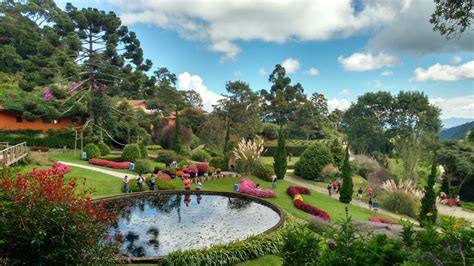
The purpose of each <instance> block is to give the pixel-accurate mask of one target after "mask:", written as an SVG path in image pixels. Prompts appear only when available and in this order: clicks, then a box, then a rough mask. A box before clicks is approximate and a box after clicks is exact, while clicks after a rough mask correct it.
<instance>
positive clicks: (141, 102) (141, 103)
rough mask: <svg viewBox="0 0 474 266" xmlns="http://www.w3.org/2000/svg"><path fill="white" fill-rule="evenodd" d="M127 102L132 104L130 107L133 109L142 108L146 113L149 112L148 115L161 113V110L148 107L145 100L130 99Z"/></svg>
mask: <svg viewBox="0 0 474 266" xmlns="http://www.w3.org/2000/svg"><path fill="white" fill-rule="evenodd" d="M127 102H128V105H129V106H130V108H132V109H142V110H143V112H145V114H147V115H154V114H157V113H159V111H158V110H156V109H148V108H147V105H146V101H145V100H128V101H127ZM120 103H121V102H119V104H120Z"/></svg>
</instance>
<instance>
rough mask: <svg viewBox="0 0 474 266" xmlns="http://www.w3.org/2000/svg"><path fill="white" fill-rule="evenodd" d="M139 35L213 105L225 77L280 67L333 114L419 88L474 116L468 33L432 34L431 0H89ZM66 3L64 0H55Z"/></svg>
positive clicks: (473, 40) (473, 43) (472, 45)
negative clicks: (368, 96) (360, 100)
mask: <svg viewBox="0 0 474 266" xmlns="http://www.w3.org/2000/svg"><path fill="white" fill-rule="evenodd" d="M69 2H72V3H73V5H75V6H77V7H89V6H92V7H95V8H98V9H101V10H106V11H114V12H115V13H117V14H118V15H119V16H120V18H121V20H122V23H123V24H124V25H127V26H128V27H129V29H130V30H132V31H134V32H135V33H136V34H137V36H138V38H139V39H140V42H141V46H142V48H143V50H144V55H145V58H148V59H151V60H152V61H153V70H156V68H157V67H166V68H168V69H169V70H170V71H171V72H173V73H175V74H176V75H177V76H178V84H177V87H178V89H181V90H195V91H197V92H199V93H200V94H201V96H202V98H203V101H204V106H205V108H206V109H210V108H211V106H212V104H215V102H216V101H217V100H219V99H220V98H221V97H222V96H221V94H223V93H225V83H226V82H228V81H234V80H242V81H245V82H247V83H249V85H250V87H251V88H252V89H253V90H254V91H258V90H261V89H269V88H270V86H271V84H270V83H269V82H268V76H269V74H270V73H271V72H272V70H273V69H274V67H275V65H276V64H282V65H283V66H284V67H285V69H286V71H287V73H288V76H289V77H290V78H291V79H292V81H293V82H294V83H296V82H300V83H301V84H302V85H303V88H304V90H305V93H306V94H307V95H310V94H312V93H314V92H318V93H323V94H324V95H325V96H326V98H327V99H328V105H329V108H330V109H331V110H334V109H335V108H338V109H343V110H344V109H347V108H348V107H349V106H350V103H351V102H354V101H356V100H357V97H358V96H360V95H362V94H363V93H365V92H374V91H379V90H383V91H389V92H391V93H392V94H397V93H398V92H399V91H402V90H404V91H407V90H418V91H422V92H424V93H425V94H426V95H428V97H429V99H430V101H431V103H433V104H435V105H437V106H439V107H440V108H441V110H442V115H441V117H442V118H450V117H459V118H473V119H474V31H473V29H472V28H471V29H468V32H467V33H465V34H463V35H462V36H461V37H459V38H457V37H456V38H452V39H450V40H447V39H446V38H445V37H442V36H440V35H439V33H437V32H433V30H432V25H431V24H430V23H429V18H430V16H431V13H432V12H433V10H434V4H433V1H432V0H399V1H393V0H358V1H351V0H333V1H327V0H311V1H310V0H293V1H291V0H272V1H269V0H259V1H252V0H225V1H224V0H213V1H210V0H193V1H191V0H186V1H183V0H135V1H131V0H129V1H126V0H115V1H113V0H96V1H80V0H76V1H69ZM57 4H58V6H60V7H62V8H64V6H65V4H66V1H62V0H61V1H57Z"/></svg>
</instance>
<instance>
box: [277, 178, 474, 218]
mask: <svg viewBox="0 0 474 266" xmlns="http://www.w3.org/2000/svg"><path fill="white" fill-rule="evenodd" d="M285 180H287V181H289V182H292V183H295V184H298V185H302V186H306V187H308V188H310V189H312V190H314V191H316V192H319V193H323V194H325V195H327V194H328V191H327V189H325V188H322V187H318V186H316V185H315V184H314V183H313V182H311V181H310V180H306V179H303V178H298V177H294V176H285ZM332 197H333V198H336V199H339V194H336V193H333V194H332ZM351 204H353V205H356V206H359V207H362V208H366V209H369V205H368V204H367V203H365V202H361V201H358V200H352V201H351ZM436 208H437V209H438V213H439V214H442V215H449V216H453V217H457V218H464V219H467V220H470V221H471V222H474V213H472V212H468V211H465V210H463V209H462V208H460V207H456V206H446V205H442V204H439V203H438V204H436ZM379 212H380V213H383V214H386V215H390V216H393V217H397V218H398V219H400V218H403V219H408V218H407V217H404V216H401V215H398V214H395V213H393V212H389V211H385V210H382V209H379ZM408 220H410V221H412V222H416V220H415V219H412V218H409V219H408Z"/></svg>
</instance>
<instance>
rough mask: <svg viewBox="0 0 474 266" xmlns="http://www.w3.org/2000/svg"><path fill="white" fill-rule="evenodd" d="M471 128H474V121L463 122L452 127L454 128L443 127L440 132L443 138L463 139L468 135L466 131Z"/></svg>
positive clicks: (440, 136)
mask: <svg viewBox="0 0 474 266" xmlns="http://www.w3.org/2000/svg"><path fill="white" fill-rule="evenodd" d="M471 128H474V121H472V122H469V123H465V124H462V125H460V126H455V127H452V128H447V129H443V130H441V132H440V133H439V138H440V139H441V140H447V139H463V138H464V137H465V136H466V133H467V132H468V131H469V129H471Z"/></svg>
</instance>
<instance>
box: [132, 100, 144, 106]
mask: <svg viewBox="0 0 474 266" xmlns="http://www.w3.org/2000/svg"><path fill="white" fill-rule="evenodd" d="M128 104H129V105H130V106H131V107H138V106H141V105H145V106H146V103H145V100H129V101H128Z"/></svg>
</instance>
